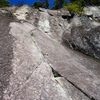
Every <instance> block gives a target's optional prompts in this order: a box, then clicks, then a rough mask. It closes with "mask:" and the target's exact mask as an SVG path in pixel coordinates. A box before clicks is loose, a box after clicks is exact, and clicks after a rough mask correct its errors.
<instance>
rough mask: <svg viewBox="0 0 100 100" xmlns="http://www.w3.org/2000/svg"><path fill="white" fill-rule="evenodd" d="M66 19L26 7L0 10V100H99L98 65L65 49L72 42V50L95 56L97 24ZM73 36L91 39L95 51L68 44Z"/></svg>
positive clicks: (64, 14) (79, 19)
mask: <svg viewBox="0 0 100 100" xmlns="http://www.w3.org/2000/svg"><path fill="white" fill-rule="evenodd" d="M61 12H62V13H61ZM62 16H64V17H62ZM65 16H67V17H65ZM70 16H71V15H70V13H69V12H66V11H62V10H59V11H51V10H46V9H39V10H38V9H32V8H30V7H28V6H22V7H10V8H7V9H0V27H1V28H0V48H1V49H0V52H1V53H0V100H100V61H99V60H97V59H94V58H91V57H89V56H86V55H83V54H82V53H79V52H77V51H74V50H72V49H70V48H69V47H67V46H66V45H65V44H66V43H67V44H69V43H70V45H72V42H74V43H75V41H76V44H77V46H76V45H75V46H74V47H78V46H81V47H82V46H83V45H86V48H85V49H87V47H88V50H89V51H91V49H92V51H91V52H92V53H94V54H95V55H97V53H98V55H99V51H98V50H99V45H98V41H97V40H98V37H99V32H98V31H100V28H99V23H97V22H94V21H93V22H91V20H89V18H86V17H85V18H84V17H77V16H76V17H74V18H72V19H71V20H70V21H68V19H66V18H68V17H70ZM83 19H85V20H87V24H85V22H84V20H83ZM75 20H77V22H76V21H75ZM80 25H83V26H84V27H82V28H81V29H80ZM97 26H98V27H97ZM90 28H91V29H90ZM96 28H97V29H98V30H97V32H98V34H97V32H96V33H95V29H96ZM80 31H82V33H80ZM75 32H76V33H75ZM78 32H79V33H78ZM91 32H92V33H91ZM74 33H75V34H76V35H74ZM87 34H88V35H87ZM71 35H72V40H71V37H70V36H71ZM79 36H80V37H82V39H83V37H85V36H88V37H87V38H86V39H90V40H91V41H92V40H94V36H95V37H96V38H95V42H94V41H93V46H96V48H98V49H97V51H95V49H93V48H94V47H93V48H91V45H89V44H88V41H86V42H84V43H83V42H81V41H82V40H81V41H78V40H77V39H76V40H75V39H74V38H77V37H79ZM62 40H63V42H64V43H65V44H64V45H63V44H62ZM70 40H71V41H72V42H69V41H70ZM78 42H79V44H81V45H79V44H78ZM82 43H83V44H82ZM72 46H73V45H72ZM95 52H96V53H95ZM91 55H92V54H91ZM95 57H97V56H95ZM99 57H100V56H99Z"/></svg>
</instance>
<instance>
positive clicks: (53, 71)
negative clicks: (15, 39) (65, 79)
mask: <svg viewBox="0 0 100 100" xmlns="http://www.w3.org/2000/svg"><path fill="white" fill-rule="evenodd" d="M52 73H53V75H54V77H62V76H61V75H60V74H59V73H58V72H57V71H55V70H54V69H53V68H52Z"/></svg>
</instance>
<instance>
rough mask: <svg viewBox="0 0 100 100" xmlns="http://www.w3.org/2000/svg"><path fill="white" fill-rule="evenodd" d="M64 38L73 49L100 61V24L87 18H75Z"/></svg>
mask: <svg viewBox="0 0 100 100" xmlns="http://www.w3.org/2000/svg"><path fill="white" fill-rule="evenodd" d="M62 38H63V42H64V43H65V44H66V45H69V46H70V47H71V48H73V49H75V50H78V51H80V52H83V53H84V54H88V55H91V56H93V57H95V58H98V59H100V23H97V22H95V21H91V20H90V19H89V18H87V17H76V18H75V17H74V19H73V20H72V26H71V25H70V30H68V29H67V30H66V31H65V32H64V34H63V36H62Z"/></svg>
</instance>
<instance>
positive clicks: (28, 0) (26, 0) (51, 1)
mask: <svg viewBox="0 0 100 100" xmlns="http://www.w3.org/2000/svg"><path fill="white" fill-rule="evenodd" d="M8 1H9V2H10V4H11V5H13V4H18V3H20V2H23V3H24V4H28V5H30V6H31V5H32V4H33V3H34V2H43V1H44V0H8ZM67 1H69V0H67ZM53 5H54V0H49V6H50V7H52V6H53Z"/></svg>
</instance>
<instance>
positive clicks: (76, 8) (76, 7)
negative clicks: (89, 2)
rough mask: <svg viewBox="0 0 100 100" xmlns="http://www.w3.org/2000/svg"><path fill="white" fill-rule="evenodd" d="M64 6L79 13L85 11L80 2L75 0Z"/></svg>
mask: <svg viewBox="0 0 100 100" xmlns="http://www.w3.org/2000/svg"><path fill="white" fill-rule="evenodd" d="M63 8H64V9H65V10H69V11H71V12H73V13H77V14H82V11H83V7H82V4H81V3H80V2H73V3H70V4H68V5H63Z"/></svg>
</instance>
